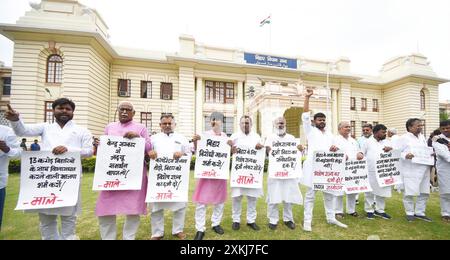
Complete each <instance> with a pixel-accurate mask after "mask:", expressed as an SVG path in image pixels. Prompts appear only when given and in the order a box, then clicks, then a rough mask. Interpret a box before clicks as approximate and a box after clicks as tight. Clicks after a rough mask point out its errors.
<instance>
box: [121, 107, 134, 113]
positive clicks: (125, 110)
mask: <svg viewBox="0 0 450 260" xmlns="http://www.w3.org/2000/svg"><path fill="white" fill-rule="evenodd" d="M119 112H133V109H132V108H124V107H121V108H119Z"/></svg>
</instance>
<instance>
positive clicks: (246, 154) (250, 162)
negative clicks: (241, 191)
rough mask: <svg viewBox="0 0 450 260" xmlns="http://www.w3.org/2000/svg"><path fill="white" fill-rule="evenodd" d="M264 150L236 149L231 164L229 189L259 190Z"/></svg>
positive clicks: (264, 155)
mask: <svg viewBox="0 0 450 260" xmlns="http://www.w3.org/2000/svg"><path fill="white" fill-rule="evenodd" d="M265 159H266V149H264V148H263V149H259V150H256V149H255V148H254V147H253V148H251V147H245V146H241V147H236V153H235V154H234V155H233V163H232V164H231V179H230V186H231V187H239V188H251V189H260V188H262V185H263V173H264V160H265Z"/></svg>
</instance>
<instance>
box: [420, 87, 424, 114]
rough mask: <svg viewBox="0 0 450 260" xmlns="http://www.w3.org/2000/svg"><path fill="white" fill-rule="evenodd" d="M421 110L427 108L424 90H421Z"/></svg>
mask: <svg viewBox="0 0 450 260" xmlns="http://www.w3.org/2000/svg"><path fill="white" fill-rule="evenodd" d="M420 110H422V111H424V110H425V92H424V91H423V90H421V91H420Z"/></svg>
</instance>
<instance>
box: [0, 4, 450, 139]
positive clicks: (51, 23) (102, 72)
mask: <svg viewBox="0 0 450 260" xmlns="http://www.w3.org/2000/svg"><path fill="white" fill-rule="evenodd" d="M31 7H32V9H31V11H29V12H26V13H25V14H24V16H22V17H21V18H19V19H18V21H17V22H16V23H15V24H0V34H2V35H4V36H5V37H7V38H8V39H10V40H11V41H13V42H14V55H13V65H12V68H7V67H5V66H3V65H1V66H0V77H1V82H0V84H1V86H0V87H1V88H2V92H1V93H0V123H2V124H7V122H6V121H5V119H4V112H5V110H6V104H7V103H10V104H11V106H12V107H13V108H14V109H16V110H17V111H19V112H20V114H21V117H22V118H23V119H24V121H25V122H26V123H40V122H43V121H46V122H52V121H53V115H52V109H51V104H52V101H53V100H55V99H56V98H59V97H67V98H70V99H72V100H73V101H74V102H75V103H76V105H77V107H76V111H75V117H74V120H75V121H76V122H77V123H78V124H79V125H83V126H86V127H87V128H88V129H89V130H90V131H91V132H92V133H93V134H94V135H96V136H98V135H101V134H102V133H103V129H104V127H105V126H106V125H107V124H108V123H109V122H112V121H116V120H118V114H117V110H116V108H117V105H118V103H119V102H120V101H123V100H128V101H131V102H132V103H133V104H134V105H135V109H136V116H135V120H136V121H138V122H141V123H143V124H145V125H147V128H148V129H149V132H159V118H160V116H161V114H162V113H172V114H173V115H174V116H175V118H176V121H177V131H179V132H180V133H182V134H184V135H186V136H188V137H190V136H192V135H193V134H194V133H201V132H203V131H204V130H206V129H207V128H208V125H209V122H208V116H209V115H210V114H211V113H212V112H213V111H220V112H223V113H224V115H225V120H224V121H225V122H224V131H225V132H226V133H227V134H231V133H233V132H234V131H237V130H239V126H238V123H239V122H238V121H239V118H240V117H241V116H242V115H250V116H251V117H252V118H253V123H254V124H253V125H254V128H255V129H256V130H257V132H258V133H260V134H261V135H262V136H263V137H266V136H267V135H269V134H270V133H271V132H272V122H273V120H274V119H275V118H276V117H278V116H283V115H284V116H285V117H286V119H287V128H288V133H290V134H293V135H294V136H296V137H301V138H302V139H303V140H304V137H303V135H302V122H301V117H300V115H301V113H302V111H303V108H302V107H303V101H304V89H305V88H313V89H314V91H315V95H314V96H313V98H312V99H311V102H312V103H311V108H312V110H313V112H323V113H325V114H327V120H328V127H329V128H330V129H331V130H332V131H333V132H334V133H337V125H338V123H339V122H340V121H349V122H351V126H352V134H353V135H355V136H357V137H358V136H360V135H361V125H363V124H365V123H366V122H367V123H372V124H377V123H383V124H385V125H386V126H387V127H389V128H397V129H398V131H399V133H400V134H402V133H404V132H405V131H406V130H405V122H406V120H407V119H408V118H411V117H418V118H420V119H422V120H423V122H424V124H425V126H426V127H425V134H427V135H428V134H429V133H430V132H431V131H433V130H434V129H436V128H437V127H438V126H439V98H438V96H439V88H438V86H439V84H442V83H445V82H448V80H447V79H443V78H440V77H439V76H438V75H436V73H435V72H434V71H433V69H432V68H431V67H430V66H429V62H428V60H427V58H426V57H425V56H423V55H421V54H411V55H407V56H399V57H395V58H392V59H391V60H388V61H386V63H385V64H382V65H381V64H380V67H381V70H380V73H379V75H377V76H366V75H358V74H355V73H352V72H351V66H350V64H351V62H350V60H349V59H348V58H337V59H335V60H315V59H309V58H307V57H281V56H279V55H276V54H269V53H256V52H254V51H251V50H242V49H227V48H222V47H220V46H209V45H205V44H203V43H199V42H197V41H196V40H195V38H194V37H192V36H189V35H181V36H180V37H179V44H180V47H179V50H178V52H175V53H165V52H158V51H150V50H137V49H127V48H119V47H116V46H113V45H112V44H111V43H110V41H109V36H108V27H107V25H106V23H105V22H104V20H103V19H102V18H101V16H100V14H99V13H98V12H97V11H96V10H93V9H91V8H89V7H87V6H84V5H82V4H80V3H78V1H76V0H42V1H41V2H40V3H38V4H31ZM367 51H368V52H369V51H370V50H367Z"/></svg>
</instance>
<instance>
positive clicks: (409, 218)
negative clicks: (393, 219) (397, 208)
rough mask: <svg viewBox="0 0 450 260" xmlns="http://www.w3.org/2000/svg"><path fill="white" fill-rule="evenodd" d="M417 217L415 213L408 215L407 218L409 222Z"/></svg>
mask: <svg viewBox="0 0 450 260" xmlns="http://www.w3.org/2000/svg"><path fill="white" fill-rule="evenodd" d="M415 219H416V217H414V215H406V220H407V221H408V222H413V221H414V220H415Z"/></svg>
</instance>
